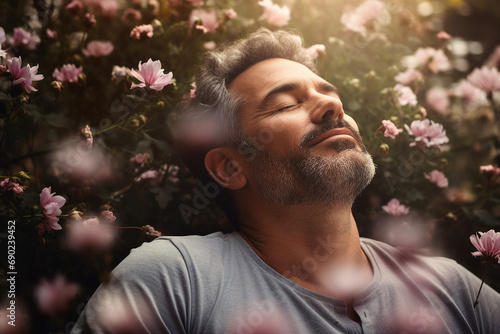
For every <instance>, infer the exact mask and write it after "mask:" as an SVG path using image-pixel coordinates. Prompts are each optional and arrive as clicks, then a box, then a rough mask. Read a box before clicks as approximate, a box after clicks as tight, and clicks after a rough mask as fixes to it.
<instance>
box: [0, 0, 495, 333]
mask: <svg viewBox="0 0 500 334" xmlns="http://www.w3.org/2000/svg"><path fill="white" fill-rule="evenodd" d="M490 2H491V6H496V7H495V8H497V9H498V7H499V5H498V3H497V2H493V1H490ZM7 3H8V4H5V6H6V7H7V8H5V10H3V12H2V14H0V15H2V20H0V22H2V25H3V26H2V27H0V152H1V153H0V154H1V160H0V161H2V164H1V167H0V168H1V174H0V176H1V178H0V212H1V216H2V217H7V218H6V219H8V220H10V221H13V222H15V234H14V233H11V234H13V235H14V236H15V241H16V245H17V246H18V247H17V253H16V259H15V267H14V268H15V270H16V271H17V272H18V273H19V274H20V275H19V276H17V281H16V284H17V290H16V291H17V292H18V294H17V296H16V300H18V301H19V305H20V307H21V305H25V306H26V305H29V304H30V302H31V301H32V300H36V301H37V302H36V303H35V304H36V305H38V308H35V307H33V308H26V307H24V308H23V309H22V310H24V311H23V312H25V313H24V316H23V317H24V318H26V319H31V321H29V320H27V321H25V322H24V324H23V326H24V327H25V328H29V326H30V324H31V327H32V328H35V326H36V330H37V331H38V332H51V331H52V332H54V331H62V330H64V328H68V324H71V322H72V321H75V320H76V318H77V317H78V315H79V312H80V311H81V309H82V306H83V305H84V303H85V301H86V299H87V298H88V297H89V296H90V295H91V294H92V293H93V292H94V290H95V288H96V287H97V286H98V284H99V283H101V282H103V281H106V280H107V279H108V275H109V273H110V271H111V270H112V269H113V267H114V266H115V265H116V264H117V263H118V262H119V261H120V260H121V259H123V257H125V256H126V255H127V254H128V253H129V251H130V249H131V248H133V247H137V246H139V245H140V244H141V243H142V242H144V241H150V240H152V239H153V238H155V237H157V236H160V235H162V234H163V235H182V234H189V233H199V234H206V233H209V232H211V231H214V230H220V229H222V230H229V229H230V228H231V227H230V226H229V225H228V223H227V219H226V218H225V217H224V215H223V214H222V213H221V211H220V210H219V209H218V208H217V207H216V206H214V205H213V204H211V202H210V201H209V199H210V196H205V195H206V189H205V188H204V185H203V184H201V183H200V182H199V181H198V180H196V179H195V178H194V177H193V176H192V175H191V174H190V172H189V171H188V170H187V169H186V168H185V167H183V165H182V162H181V161H180V158H179V154H178V151H177V149H176V143H175V142H174V140H173V138H174V135H173V131H174V129H173V127H172V124H173V122H174V121H175V119H176V117H177V114H176V109H175V106H176V105H177V104H178V103H179V102H180V101H181V100H182V99H183V98H185V97H188V96H194V95H195V94H196V90H195V87H193V85H192V83H193V82H194V79H195V75H196V73H197V66H196V65H197V63H198V61H199V59H200V55H201V54H202V53H203V52H204V51H206V50H207V49H213V48H214V47H216V46H217V45H221V44H224V43H228V42H231V41H233V40H235V39H236V38H238V37H240V36H244V35H247V34H248V33H250V32H253V31H255V30H257V29H258V28H260V27H267V28H269V29H277V28H278V27H284V26H286V27H289V28H294V29H297V30H299V31H300V33H301V34H303V36H304V40H305V46H306V47H307V48H308V51H309V52H310V54H311V56H313V57H315V58H316V61H317V64H318V72H319V75H321V76H322V77H324V78H325V79H327V80H328V81H329V82H331V83H333V84H334V85H335V86H336V87H337V88H338V90H339V93H340V96H341V99H342V102H343V105H344V109H345V110H346V113H348V114H349V115H351V116H352V117H353V118H354V119H356V121H357V122H358V125H359V128H360V131H361V134H362V135H363V137H364V141H365V143H366V146H367V149H368V150H369V151H370V153H371V154H372V155H373V157H374V160H375V162H376V164H377V165H378V170H377V175H376V176H375V179H374V180H373V182H372V184H371V185H370V186H369V187H368V189H367V190H366V191H365V192H364V194H363V195H362V196H361V197H360V198H359V199H358V200H357V201H356V203H355V205H354V214H355V217H356V220H357V223H358V226H359V230H360V232H361V234H362V235H363V236H369V237H374V238H378V239H382V240H384V241H387V242H391V241H392V240H395V239H398V240H399V241H400V243H399V244H398V245H401V244H411V245H412V247H413V246H414V245H419V246H420V247H426V248H429V249H430V250H431V251H434V253H444V254H446V255H447V256H450V257H453V258H455V259H456V260H457V261H459V262H460V263H462V264H464V265H465V266H466V267H468V268H469V269H471V270H472V271H474V272H476V273H480V272H481V271H482V269H481V267H479V263H476V262H479V261H477V259H476V261H474V259H473V258H472V257H471V256H470V252H472V251H473V249H472V247H473V245H469V244H467V243H466V241H467V238H468V237H469V236H470V235H471V234H473V233H475V232H476V231H480V230H482V231H485V230H486V231H488V230H491V229H493V228H495V227H496V228H497V229H498V225H499V217H500V169H499V168H498V165H499V164H500V155H499V153H498V152H499V149H500V142H499V140H498V138H499V135H500V134H499V131H500V95H498V94H500V93H499V91H500V74H499V72H498V67H499V66H500V51H499V50H500V47H496V45H495V44H491V43H492V42H491V41H492V40H494V37H492V38H488V39H484V38H483V39H482V36H474V37H473V39H471V38H472V37H470V36H472V35H473V34H472V35H468V36H469V37H467V38H469V40H468V41H465V40H464V37H459V36H454V30H455V31H458V30H456V29H454V26H453V25H447V24H446V22H447V21H446V20H444V16H443V15H444V14H445V13H448V14H447V15H448V16H449V15H458V14H453V13H460V15H462V16H463V15H465V14H464V13H467V11H469V12H470V10H471V8H474V9H475V10H477V11H480V10H481V9H480V8H479V7H475V5H474V2H473V1H465V0H460V1H449V2H448V3H449V4H450V6H452V7H450V8H448V9H449V10H448V11H445V9H447V8H445V7H446V6H444V5H442V4H441V3H440V6H438V5H437V3H434V2H407V3H406V4H403V2H398V1H392V2H390V1H387V2H385V1H378V0H368V1H363V0H356V1H352V2H349V3H348V4H345V2H343V1H340V0H332V1H319V0H295V1H286V0H282V1H278V0H276V1H271V0H263V1H258V0H252V1H235V0H227V1H212V0H206V1H198V0H189V1H181V0H169V1H167V0H165V1H158V0H148V1H129V0H127V1H115V0H106V1H95V0H72V1H60V2H57V1H36V0H35V1H28V0H19V1H10V2H7ZM433 4H435V5H433ZM451 4H453V5H451ZM429 6H430V7H431V9H432V10H429ZM467 8H468V9H467ZM497 12H498V11H497ZM6 13H8V14H6ZM33 13H36V14H37V15H34V14H33ZM493 13H495V11H493V10H492V11H489V12H487V13H486V12H483V15H490V16H494V14H493ZM462 16H460V17H462ZM464 17H467V16H464ZM494 19H496V20H498V17H494ZM471 27H473V22H472V21H471ZM442 28H444V30H445V31H442ZM470 30H471V31H472V33H473V30H474V29H473V28H471V29H470ZM495 33H496V32H495V31H492V33H491V34H492V36H498V34H497V35H495ZM488 43H489V44H488ZM495 43H496V44H500V41H499V40H498V39H497V41H496V42H495ZM495 47H496V48H495ZM35 64H36V65H35ZM23 65H24V66H23ZM165 71H166V72H165ZM165 73H167V74H165ZM191 131H192V132H193V133H194V136H193V138H195V139H196V140H200V141H202V140H204V138H205V137H206V136H212V135H214V134H213V133H212V132H213V131H210V126H209V124H207V125H206V128H204V129H191ZM204 191H205V192H204ZM55 193H57V195H55ZM182 208H189V214H186V211H183V209H182ZM11 225H12V224H11ZM2 226H4V227H3V229H4V230H2V232H1V233H3V234H2V235H7V234H6V233H7V224H2ZM491 233H493V232H487V233H484V234H481V238H479V237H477V236H475V239H474V240H473V241H472V242H473V243H474V246H476V247H479V246H481V247H482V248H481V247H479V248H478V252H480V253H481V254H482V255H483V258H484V254H489V255H488V256H490V257H491V256H497V255H498V252H496V251H497V250H498V249H497V248H498V247H496V248H495V252H496V253H494V254H493V253H491V254H490V253H487V249H488V247H489V246H488V245H484V242H485V240H489V239H487V238H489V237H490V234H491ZM495 237H496V236H495ZM484 238H486V239H484ZM409 239H411V242H409V241H408V242H401V240H409ZM497 239H498V238H497ZM497 239H496V240H497ZM471 240H472V239H471ZM495 245H496V246H498V245H497V244H495ZM490 248H491V247H490ZM478 252H475V255H479V253H478ZM485 252H486V253H485ZM497 258H498V256H497ZM1 261H2V268H7V265H8V263H7V262H6V261H7V259H6V257H4V256H2V258H1ZM490 262H491V261H490ZM495 266H496V267H495ZM491 267H492V269H491V270H492V271H490V273H491V274H490V275H489V277H490V278H489V279H490V281H488V283H490V284H491V285H492V286H493V287H494V288H495V289H497V290H499V291H500V283H499V282H500V280H498V279H497V280H494V279H493V278H494V277H495V275H498V274H500V272H499V271H498V268H497V267H498V265H492V266H491ZM495 270H496V271H495ZM2 273H3V274H5V272H4V271H2ZM21 274H22V275H21ZM34 279H35V280H34ZM33 282H39V283H38V284H37V285H36V286H34V285H33ZM2 289H4V288H2ZM1 292H2V293H1V295H0V296H1V298H4V296H6V295H7V293H5V291H4V290H2V291H1ZM3 302H4V300H0V303H3ZM19 314H21V308H20V309H19ZM20 317H21V316H20ZM117 321H118V320H117ZM118 323H119V322H118ZM27 330H28V329H27Z"/></svg>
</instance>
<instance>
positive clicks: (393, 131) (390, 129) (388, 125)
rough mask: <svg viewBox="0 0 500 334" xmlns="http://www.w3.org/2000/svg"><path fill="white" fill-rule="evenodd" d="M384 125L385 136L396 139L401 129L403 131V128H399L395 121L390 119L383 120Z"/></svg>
mask: <svg viewBox="0 0 500 334" xmlns="http://www.w3.org/2000/svg"><path fill="white" fill-rule="evenodd" d="M382 125H383V126H384V127H385V132H384V136H385V137H389V138H392V139H394V138H396V136H397V135H398V134H399V133H400V132H401V131H403V130H402V129H398V128H397V127H396V125H394V123H392V122H391V121H388V120H384V121H382Z"/></svg>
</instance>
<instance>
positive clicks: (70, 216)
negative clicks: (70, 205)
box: [68, 208, 83, 220]
mask: <svg viewBox="0 0 500 334" xmlns="http://www.w3.org/2000/svg"><path fill="white" fill-rule="evenodd" d="M82 216H83V212H81V211H77V210H76V208H75V209H73V210H72V211H71V212H70V213H69V214H68V219H74V220H82Z"/></svg>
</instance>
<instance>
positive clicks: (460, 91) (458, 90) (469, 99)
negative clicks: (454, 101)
mask: <svg viewBox="0 0 500 334" xmlns="http://www.w3.org/2000/svg"><path fill="white" fill-rule="evenodd" d="M453 95H455V96H457V97H461V98H462V99H464V100H465V102H466V103H467V104H468V105H469V106H477V105H479V104H480V103H481V101H482V100H485V99H486V96H485V94H484V92H483V91H482V90H480V89H479V88H477V87H476V86H474V85H473V84H471V83H470V82H469V81H467V80H460V82H459V83H458V85H457V86H456V87H455V88H454V89H453Z"/></svg>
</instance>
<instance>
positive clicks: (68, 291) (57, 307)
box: [34, 274, 80, 316]
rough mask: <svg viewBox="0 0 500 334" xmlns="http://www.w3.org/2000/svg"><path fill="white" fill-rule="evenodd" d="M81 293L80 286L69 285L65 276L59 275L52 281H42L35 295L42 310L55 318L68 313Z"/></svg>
mask: <svg viewBox="0 0 500 334" xmlns="http://www.w3.org/2000/svg"><path fill="white" fill-rule="evenodd" d="M79 292H80V286H79V285H78V284H76V283H68V282H67V281H66V279H65V278H64V276H62V275H61V274H59V275H57V276H56V277H55V278H54V279H53V280H52V281H47V280H45V279H42V281H41V282H40V283H39V284H38V286H37V287H36V288H35V291H34V294H35V300H36V302H37V304H38V307H39V308H40V310H41V311H42V312H43V313H44V314H46V315H49V316H55V315H57V314H59V313H61V312H64V311H66V310H67V309H68V308H69V306H70V303H71V301H72V300H73V299H74V298H75V297H76V295H77V294H78V293H79Z"/></svg>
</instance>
